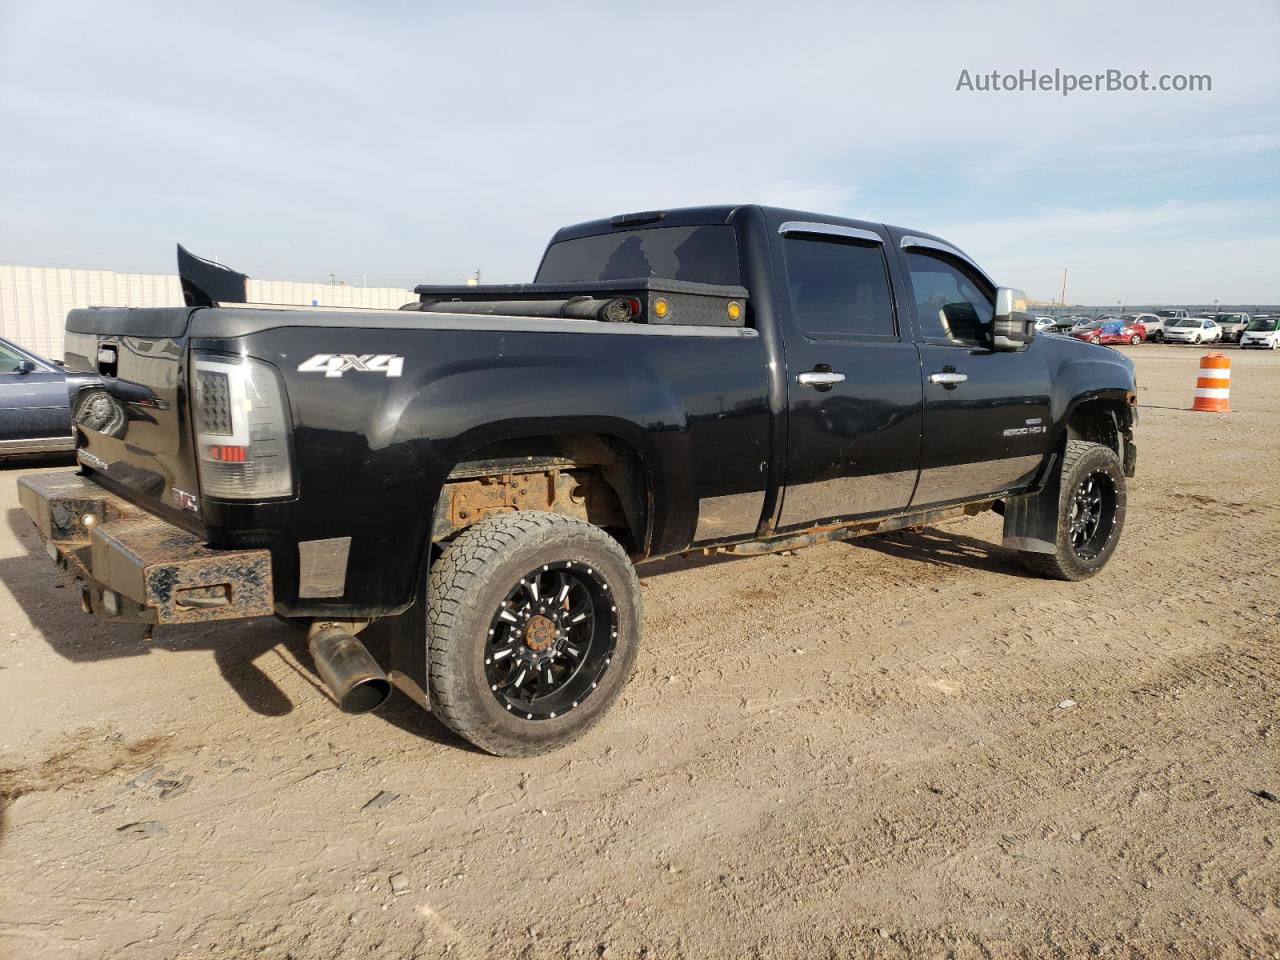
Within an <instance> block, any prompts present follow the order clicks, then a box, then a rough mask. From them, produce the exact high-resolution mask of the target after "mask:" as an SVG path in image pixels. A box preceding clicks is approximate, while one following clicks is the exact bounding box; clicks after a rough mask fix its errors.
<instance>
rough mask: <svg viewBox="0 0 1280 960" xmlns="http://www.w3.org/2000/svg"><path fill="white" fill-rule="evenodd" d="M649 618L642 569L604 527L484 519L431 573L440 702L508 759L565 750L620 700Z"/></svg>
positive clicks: (531, 517) (431, 653)
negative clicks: (644, 609)
mask: <svg viewBox="0 0 1280 960" xmlns="http://www.w3.org/2000/svg"><path fill="white" fill-rule="evenodd" d="M640 619H641V602H640V582H639V579H638V578H637V577H636V572H635V568H634V567H633V566H632V565H631V561H630V560H629V559H628V558H627V555H626V553H625V552H624V551H623V549H622V547H621V546H620V545H619V544H618V542H617V541H616V540H614V539H613V538H612V537H610V536H609V535H608V534H607V533H605V532H604V531H603V530H601V529H599V528H598V527H594V526H592V525H591V524H589V523H586V522H585V521H582V520H576V519H573V518H571V517H565V516H560V515H559V514H554V513H543V512H538V511H519V512H516V513H511V514H505V515H502V516H497V517H490V518H489V519H487V520H483V521H481V522H480V523H477V524H475V525H474V526H472V527H469V528H467V529H466V530H464V531H463V532H462V533H461V534H459V535H458V537H457V538H456V539H455V540H454V541H453V542H452V543H451V544H450V545H449V547H448V549H446V550H445V552H444V553H443V554H442V555H441V556H440V558H439V559H438V560H437V561H436V563H435V565H434V566H433V567H432V570H431V576H430V577H429V579H428V581H427V644H428V650H427V653H428V657H429V659H430V664H431V678H430V679H431V702H432V711H433V712H434V713H435V714H436V715H437V716H438V717H439V718H440V720H441V721H442V722H443V723H444V724H445V725H446V726H448V727H449V728H450V729H451V730H453V731H454V732H455V733H457V734H458V735H459V736H461V737H464V738H465V739H467V740H469V741H471V742H472V743H474V744H475V745H476V746H477V747H479V748H480V749H482V750H486V751H488V752H489V753H493V754H497V755H498V756H503V757H527V756H533V755H535V754H539V753H545V752H547V751H549V750H554V749H555V748H557V747H560V746H563V745H564V744H566V743H569V742H570V741H572V740H576V739H577V738H578V737H580V736H582V735H583V734H584V733H586V731H587V730H589V729H590V728H591V727H592V726H593V725H594V724H595V723H596V721H598V720H599V719H600V717H601V716H602V715H603V714H604V713H605V711H606V710H608V709H609V707H610V706H612V704H613V702H614V701H615V700H617V699H618V695H619V694H620V693H621V692H622V688H623V687H624V686H625V685H626V682H627V680H628V678H629V677H630V675H631V668H632V666H633V664H634V663H635V656H636V651H637V649H638V648H639V645H640Z"/></svg>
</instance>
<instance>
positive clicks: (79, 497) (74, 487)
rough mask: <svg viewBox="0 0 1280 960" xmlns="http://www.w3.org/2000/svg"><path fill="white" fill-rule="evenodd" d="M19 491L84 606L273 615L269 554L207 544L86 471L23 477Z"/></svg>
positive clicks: (135, 613)
mask: <svg viewBox="0 0 1280 960" xmlns="http://www.w3.org/2000/svg"><path fill="white" fill-rule="evenodd" d="M18 494H19V499H20V501H21V503H22V509H23V510H25V511H26V513H27V516H29V517H30V518H31V520H32V522H33V523H34V524H35V525H36V529H37V530H38V531H39V532H40V536H41V537H43V538H44V541H45V544H46V547H47V549H48V552H49V556H50V558H51V559H52V560H53V561H54V563H56V564H57V565H58V567H59V568H61V569H63V570H65V571H67V572H68V573H69V574H71V575H72V576H74V577H75V578H76V579H77V580H78V581H79V582H80V586H81V603H82V605H83V607H84V609H85V612H86V613H93V614H96V615H97V616H98V617H99V618H100V619H102V620H107V621H112V622H129V623H200V622H204V621H209V620H235V619H239V618H243V617H262V616H269V615H270V614H271V613H273V612H274V609H273V593H272V587H271V553H270V551H268V550H213V549H211V548H209V547H208V546H206V545H205V544H204V543H202V542H201V541H200V539H199V538H198V537H196V536H195V535H193V534H190V533H188V532H187V531H185V530H182V529H179V528H178V527H175V526H174V525H173V524H171V523H166V522H165V521H164V520H161V519H160V518H159V517H155V516H152V515H151V514H149V513H146V512H145V511H143V510H141V509H140V508H138V507H135V506H134V505H133V504H131V503H129V502H128V501H127V500H124V499H122V498H120V497H117V496H115V495H114V494H112V493H110V492H108V491H107V490H106V489H105V488H103V487H101V486H99V485H98V484H96V483H94V482H93V481H92V480H89V479H88V478H86V477H82V476H78V475H77V474H74V473H44V474H35V475H30V476H25V477H21V478H20V479H19V480H18Z"/></svg>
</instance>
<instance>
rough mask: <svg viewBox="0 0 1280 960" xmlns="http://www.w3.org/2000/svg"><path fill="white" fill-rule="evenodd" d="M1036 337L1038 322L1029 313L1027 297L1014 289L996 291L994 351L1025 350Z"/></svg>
mask: <svg viewBox="0 0 1280 960" xmlns="http://www.w3.org/2000/svg"><path fill="white" fill-rule="evenodd" d="M1035 335H1036V321H1035V318H1034V317H1032V316H1031V315H1030V314H1029V313H1027V295H1026V294H1025V293H1023V292H1022V291H1021V290H1015V289H1013V288H1012V287H1000V288H999V289H998V290H996V310H995V317H994V318H993V319H992V321H991V349H992V350H1023V349H1026V346H1027V344H1029V343H1030V342H1031V340H1032V339H1033V338H1034V337H1035Z"/></svg>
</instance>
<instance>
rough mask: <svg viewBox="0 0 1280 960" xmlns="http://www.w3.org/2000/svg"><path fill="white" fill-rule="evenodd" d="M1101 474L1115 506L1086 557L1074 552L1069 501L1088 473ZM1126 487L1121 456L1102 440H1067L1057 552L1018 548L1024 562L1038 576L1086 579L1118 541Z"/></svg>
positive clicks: (1059, 511)
mask: <svg viewBox="0 0 1280 960" xmlns="http://www.w3.org/2000/svg"><path fill="white" fill-rule="evenodd" d="M1096 475H1101V476H1103V477H1105V478H1106V479H1108V480H1109V481H1110V483H1111V485H1112V489H1113V491H1114V506H1113V510H1112V513H1111V515H1110V516H1108V517H1107V518H1106V520H1107V523H1108V524H1109V528H1108V536H1107V538H1106V541H1105V544H1103V545H1101V546H1100V547H1099V549H1097V551H1096V554H1095V555H1093V556H1092V557H1089V558H1084V557H1082V556H1081V555H1080V554H1079V553H1077V551H1076V549H1075V547H1074V545H1073V543H1072V538H1071V522H1072V503H1073V501H1074V499H1075V496H1076V493H1077V490H1078V489H1079V488H1080V486H1081V484H1082V483H1083V482H1084V481H1085V480H1087V479H1088V478H1089V477H1090V476H1096ZM1124 518H1125V489H1124V470H1123V468H1122V467H1121V465H1120V458H1119V457H1117V456H1116V453H1115V451H1114V450H1112V449H1111V448H1110V447H1108V446H1106V445H1105V444H1101V443H1089V442H1088V441H1086V440H1070V441H1068V442H1067V450H1066V455H1065V456H1064V457H1063V458H1062V480H1061V492H1060V493H1059V499H1058V529H1057V537H1056V539H1055V544H1056V546H1057V552H1056V553H1052V554H1049V553H1031V552H1027V551H1021V557H1022V562H1023V564H1025V565H1026V567H1027V568H1028V569H1030V570H1032V571H1034V572H1036V573H1038V574H1040V575H1041V576H1045V577H1052V578H1054V579H1057V580H1087V579H1088V578H1089V577H1092V576H1093V575H1094V574H1095V573H1097V572H1098V571H1099V570H1101V569H1102V568H1103V567H1105V566H1106V565H1107V561H1108V560H1110V559H1111V555H1112V554H1113V553H1115V549H1116V544H1117V543H1119V541H1120V532H1121V530H1122V529H1123V528H1124Z"/></svg>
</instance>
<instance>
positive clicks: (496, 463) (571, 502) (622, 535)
mask: <svg viewBox="0 0 1280 960" xmlns="http://www.w3.org/2000/svg"><path fill="white" fill-rule="evenodd" d="M650 503H651V497H650V491H649V482H648V473H647V471H646V469H645V465H644V461H643V460H642V458H641V457H640V455H639V453H638V452H637V451H636V450H635V449H634V448H632V447H631V446H630V445H629V444H627V443H624V442H623V441H621V440H619V439H618V438H616V437H612V436H604V435H599V434H550V435H545V436H535V437H521V438H519V439H513V440H504V441H500V442H498V443H492V444H488V445H486V446H483V447H480V448H477V449H476V450H472V451H471V452H469V453H468V454H466V456H465V457H464V458H463V459H462V460H460V461H459V462H458V463H457V464H455V465H454V467H453V469H452V470H451V471H450V472H449V477H448V479H447V480H446V481H445V485H444V487H443V488H442V489H441V491H440V499H439V501H438V502H437V504H436V509H435V517H434V523H433V527H432V536H431V539H432V541H433V544H434V543H440V542H443V541H446V540H449V539H452V538H453V537H454V536H456V535H457V534H458V533H459V532H460V531H461V530H463V529H465V528H466V527H468V526H470V525H471V524H473V523H475V522H477V521H478V520H481V519H483V518H484V517H487V516H491V515H493V514H495V513H503V512H512V511H515V510H545V511H548V512H551V513H561V514H565V515H567V516H575V517H579V518H580V519H583V520H587V521H588V522H590V523H592V524H594V525H596V526H598V527H601V528H603V529H605V530H606V531H608V532H609V533H610V534H612V535H613V537H614V538H615V539H617V540H618V541H619V542H620V543H621V544H622V546H623V547H624V548H625V549H626V550H627V551H628V552H629V553H644V552H647V547H648V522H649V511H650Z"/></svg>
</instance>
